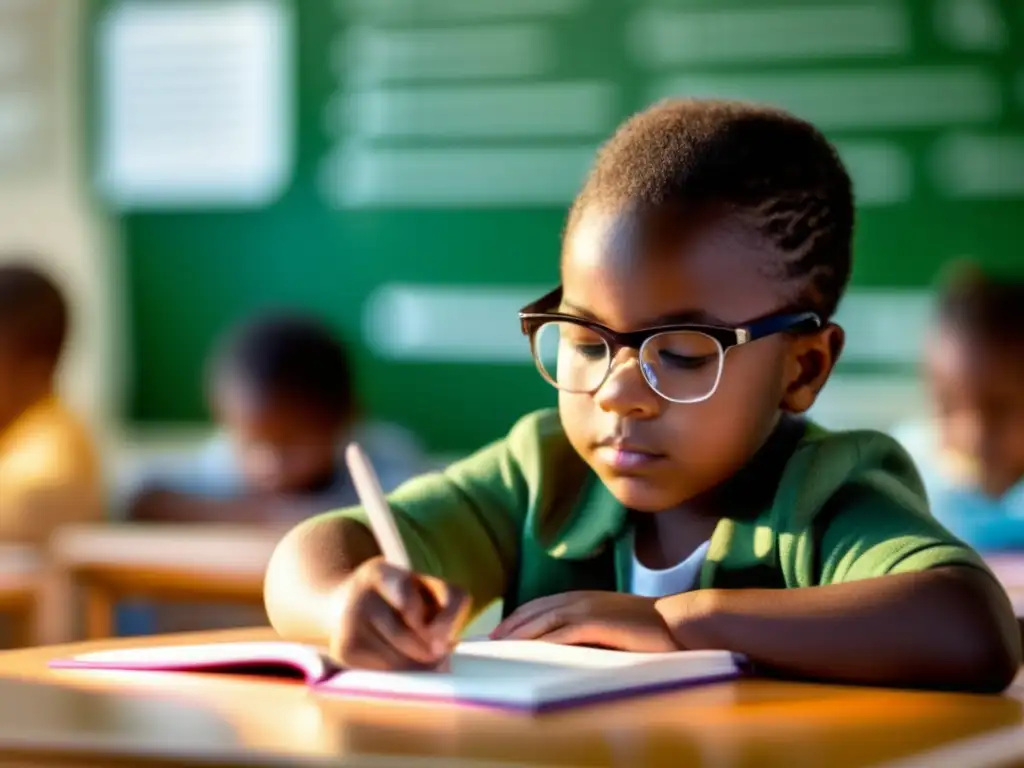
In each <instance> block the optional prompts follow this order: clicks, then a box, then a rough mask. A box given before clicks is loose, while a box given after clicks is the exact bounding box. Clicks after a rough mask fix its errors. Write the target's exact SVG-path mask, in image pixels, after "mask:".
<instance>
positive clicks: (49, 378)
mask: <svg viewBox="0 0 1024 768" xmlns="http://www.w3.org/2000/svg"><path fill="white" fill-rule="evenodd" d="M67 332H68V309H67V305H66V304H65V301H64V297H63V296H62V295H61V293H60V291H59V289H58V288H57V287H56V286H55V285H54V284H53V282H51V280H50V279H49V278H48V277H47V276H46V275H44V274H42V273H41V272H39V271H37V270H36V269H34V268H32V267H29V266H27V265H24V264H19V263H12V262H9V263H7V264H5V265H2V266H0V541H3V542H5V543H21V544H30V545H38V546H43V545H45V544H46V542H47V540H48V539H49V537H50V534H51V533H53V531H54V530H55V529H56V528H57V527H58V526H59V525H61V524H62V523H66V522H79V521H86V520H98V519H100V518H101V517H102V516H103V507H102V501H101V499H102V495H101V487H100V486H101V472H100V466H99V461H98V458H97V455H96V451H95V448H94V446H93V443H92V440H91V438H90V436H89V434H88V431H87V430H86V428H85V426H84V425H83V424H82V422H81V421H79V419H78V418H76V417H75V416H74V415H73V414H72V413H71V412H70V411H69V410H68V409H67V408H66V407H65V406H64V405H63V404H62V403H61V401H60V398H59V397H58V396H57V394H56V384H55V378H56V374H57V366H58V363H59V362H60V358H61V353H62V351H63V349H64V342H65V337H66V336H67Z"/></svg>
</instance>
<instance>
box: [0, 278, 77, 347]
mask: <svg viewBox="0 0 1024 768" xmlns="http://www.w3.org/2000/svg"><path fill="white" fill-rule="evenodd" d="M68 316H69V312H68V305H67V302H66V301H65V300H64V295H63V294H62V293H61V291H60V289H59V288H58V287H57V285H56V283H54V282H53V281H52V280H51V279H50V278H49V277H48V276H47V275H46V274H45V273H44V272H42V271H40V270H38V269H36V268H35V267H31V266H28V264H27V263H19V262H15V263H4V264H0V333H2V334H3V335H4V336H6V337H7V338H9V339H13V340H14V342H15V343H16V344H17V345H18V346H19V347H20V348H21V349H22V350H24V353H25V354H27V355H35V356H38V357H40V358H43V359H46V360H47V361H49V362H52V363H53V364H56V363H57V361H58V360H59V359H60V356H61V353H62V352H63V351H64V343H65V341H66V338H67V334H68V325H69V317H68Z"/></svg>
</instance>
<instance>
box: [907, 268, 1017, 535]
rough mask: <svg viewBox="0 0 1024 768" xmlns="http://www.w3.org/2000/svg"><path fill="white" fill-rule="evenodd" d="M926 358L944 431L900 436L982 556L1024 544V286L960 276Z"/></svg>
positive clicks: (939, 514) (936, 506)
mask: <svg viewBox="0 0 1024 768" xmlns="http://www.w3.org/2000/svg"><path fill="white" fill-rule="evenodd" d="M925 357H926V368H925V374H926V378H927V381H928V386H929V390H930V393H931V399H932V403H933V407H934V410H935V417H936V422H935V427H936V429H934V430H932V429H928V428H927V427H926V428H923V429H921V428H918V429H914V428H912V427H905V428H903V429H902V430H900V431H899V433H898V434H897V437H898V438H899V439H901V440H902V441H903V442H904V444H905V445H906V446H907V448H908V450H910V452H911V455H912V456H913V457H914V459H915V460H916V462H917V464H918V466H919V467H920V468H921V470H922V474H923V476H924V480H925V485H926V487H927V489H928V495H929V498H930V501H931V507H932V511H933V513H934V514H935V517H936V518H938V519H939V520H940V521H941V522H942V523H943V524H944V525H946V526H947V527H948V528H949V529H950V530H951V531H952V532H953V533H954V534H956V535H957V536H959V537H960V538H962V539H963V540H964V541H966V542H968V543H969V544H971V545H972V546H974V547H976V548H978V549H980V550H986V551H991V550H1000V549H1019V548H1021V547H1024V281H1020V280H1010V279H999V278H996V277H992V276H989V275H986V274H985V273H984V272H983V271H981V270H980V269H977V268H975V267H964V268H962V269H961V270H960V271H958V272H957V273H956V274H955V275H954V277H953V278H952V279H951V280H950V281H949V283H948V284H947V286H946V289H945V291H944V292H943V295H942V296H941V299H940V302H939V311H938V323H937V326H936V328H935V331H934V332H933V333H932V334H931V335H930V337H929V339H928V343H927V348H926V355H925Z"/></svg>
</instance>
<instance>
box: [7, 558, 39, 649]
mask: <svg viewBox="0 0 1024 768" xmlns="http://www.w3.org/2000/svg"><path fill="white" fill-rule="evenodd" d="M41 586H42V566H41V561H40V558H39V556H38V555H37V553H36V551H35V550H34V549H31V548H28V547H18V546H0V615H3V617H4V618H5V619H6V621H7V624H8V626H9V627H10V641H11V642H12V643H13V644H14V645H16V646H19V647H21V646H28V645H34V644H35V643H36V642H37V641H36V639H35V638H36V634H37V633H36V615H37V611H36V609H37V603H38V601H39V594H40V590H41Z"/></svg>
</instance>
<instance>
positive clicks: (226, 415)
mask: <svg viewBox="0 0 1024 768" xmlns="http://www.w3.org/2000/svg"><path fill="white" fill-rule="evenodd" d="M214 409H215V412H216V417H217V420H218V421H219V422H220V423H221V425H222V426H223V427H224V428H225V429H226V430H227V432H228V435H229V437H230V438H231V441H232V443H233V445H234V449H235V453H236V455H237V456H238V460H239V464H240V465H241V468H242V473H243V475H244V476H245V481H246V484H247V485H248V486H249V487H250V488H251V489H252V490H254V491H257V492H260V493H275V494H276V493H280V494H302V493H308V492H311V491H314V490H316V489H317V488H318V487H320V486H321V485H322V484H323V483H325V482H328V481H329V480H330V479H331V478H332V477H333V475H334V472H335V469H336V465H337V462H336V450H337V441H338V439H339V437H340V431H341V425H340V424H338V423H337V422H336V420H332V419H325V418H323V416H322V415H321V414H319V413H318V412H316V411H315V410H314V409H312V408H309V407H304V406H302V405H301V404H297V403H294V402H292V401H289V400H284V399H281V398H264V397H258V396H256V395H255V394H253V393H251V392H248V391H246V389H245V388H244V387H243V386H239V385H236V384H231V383H227V382H222V383H220V384H219V385H218V387H217V391H216V396H215V402H214Z"/></svg>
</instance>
